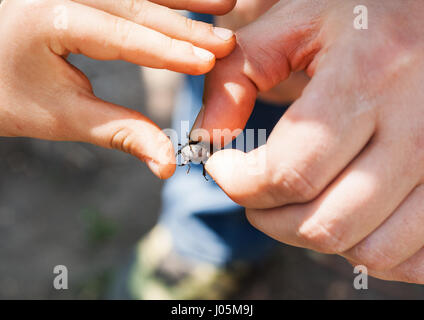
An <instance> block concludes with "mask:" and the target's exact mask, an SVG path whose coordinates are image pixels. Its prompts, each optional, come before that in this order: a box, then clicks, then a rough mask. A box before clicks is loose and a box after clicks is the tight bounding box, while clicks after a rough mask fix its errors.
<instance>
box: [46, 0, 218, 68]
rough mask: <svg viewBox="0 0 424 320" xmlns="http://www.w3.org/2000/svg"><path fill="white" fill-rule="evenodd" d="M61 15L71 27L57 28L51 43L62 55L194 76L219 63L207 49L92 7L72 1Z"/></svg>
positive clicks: (64, 6) (52, 48)
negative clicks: (116, 62)
mask: <svg viewBox="0 0 424 320" xmlns="http://www.w3.org/2000/svg"><path fill="white" fill-rule="evenodd" d="M52 11H53V14H56V13H55V12H54V10H52ZM60 14H62V15H63V16H64V17H61V18H62V19H63V21H66V23H67V25H66V27H64V26H61V27H60V28H57V27H56V25H55V27H56V33H55V34H54V37H56V39H53V40H51V41H50V45H51V50H52V51H53V52H54V53H56V54H58V55H64V54H66V53H67V52H72V53H82V54H84V55H86V56H88V57H90V58H93V59H98V60H125V61H128V62H131V63H135V64H138V65H142V66H146V67H151V68H161V69H169V70H172V71H177V72H183V73H188V74H193V75H197V74H203V73H206V72H208V71H209V70H210V69H211V68H212V67H213V66H214V64H215V56H214V55H213V54H212V53H211V52H209V51H207V50H205V49H202V48H199V47H196V46H194V45H192V44H191V43H189V42H185V41H181V40H176V39H172V38H170V37H168V36H165V35H164V34H162V33H160V32H157V31H154V30H152V29H149V28H146V27H144V26H141V25H139V24H137V23H134V22H132V21H129V20H126V19H123V18H120V17H117V16H114V15H111V14H109V13H107V12H104V11H101V10H97V9H94V8H92V7H88V6H84V5H81V4H78V3H75V2H72V1H70V2H66V4H63V10H61V11H60ZM53 20H54V21H56V20H55V19H53ZM46 23H48V22H46ZM49 27H50V28H51V26H49ZM49 36H51V35H49Z"/></svg>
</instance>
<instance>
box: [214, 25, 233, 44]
mask: <svg viewBox="0 0 424 320" xmlns="http://www.w3.org/2000/svg"><path fill="white" fill-rule="evenodd" d="M213 32H214V33H215V35H216V36H217V37H218V38H221V39H222V40H224V41H227V40H230V39H231V38H232V37H233V35H234V32H232V31H231V30H229V29H225V28H219V27H215V28H213Z"/></svg>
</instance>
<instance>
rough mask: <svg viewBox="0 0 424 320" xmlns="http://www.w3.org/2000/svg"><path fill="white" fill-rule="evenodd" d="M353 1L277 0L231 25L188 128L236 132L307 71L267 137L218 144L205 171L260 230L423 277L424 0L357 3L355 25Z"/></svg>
mask: <svg viewBox="0 0 424 320" xmlns="http://www.w3.org/2000/svg"><path fill="white" fill-rule="evenodd" d="M357 4H358V2H357V1H351V0H345V1H339V0H320V1H311V0H282V1H280V2H279V3H278V4H276V5H275V6H274V7H273V8H271V9H270V10H269V11H268V12H267V13H266V14H264V15H263V16H262V17H261V18H259V19H258V20H257V21H255V22H253V23H252V24H250V25H248V26H246V27H244V28H242V29H241V30H239V31H238V32H237V40H238V45H237V47H236V49H235V51H234V52H233V53H232V54H231V55H230V56H228V57H227V58H225V59H223V60H221V61H219V62H218V63H217V64H216V67H215V68H214V70H213V71H212V72H211V73H210V74H209V75H208V77H207V79H206V88H205V96H204V107H203V109H202V111H201V112H200V114H199V116H198V118H197V121H196V124H195V128H203V129H205V130H207V131H208V132H209V133H210V136H211V137H213V134H212V132H213V129H225V128H227V129H230V130H231V131H232V130H235V129H238V128H243V127H244V126H245V124H246V121H247V119H248V117H249V115H250V114H251V112H252V108H253V106H254V101H255V99H256V97H257V94H258V92H260V91H266V90H269V89H270V88H272V87H274V86H275V85H277V84H278V83H280V82H281V81H283V80H284V79H286V78H287V77H288V76H289V75H290V74H291V72H293V71H297V70H306V72H307V73H308V75H309V76H310V77H311V81H310V82H309V84H308V85H307V87H306V88H305V90H304V91H303V93H302V96H301V97H300V98H299V99H298V100H297V101H296V102H295V103H294V104H293V105H292V106H291V108H290V109H289V110H288V111H287V113H286V114H285V115H284V116H283V117H282V118H281V119H280V121H279V122H278V124H277V126H276V127H275V129H274V130H273V132H272V133H271V135H270V137H269V140H268V141H267V143H266V145H264V146H262V147H260V148H258V149H256V150H254V151H251V152H249V153H243V152H241V151H238V150H229V149H226V150H222V151H219V152H216V153H215V154H214V155H213V156H212V157H211V158H210V159H209V160H208V162H207V163H206V169H207V170H208V172H209V174H210V175H211V176H212V177H213V178H214V180H215V181H216V182H217V183H218V184H219V185H220V187H221V188H222V189H223V190H224V191H225V192H226V193H227V194H228V195H229V196H230V197H231V198H232V199H233V200H234V201H235V202H237V203H239V204H240V205H242V206H245V207H246V208H247V209H246V215H247V218H248V219H249V221H250V222H251V223H252V225H253V226H255V227H256V228H258V229H259V230H261V231H263V232H265V233H266V234H268V235H270V236H271V237H273V238H275V239H277V240H279V241H281V242H284V243H287V244H291V245H294V246H299V247H305V248H309V249H313V250H316V251H319V252H324V253H330V254H338V255H341V256H343V257H345V258H346V259H348V260H349V261H350V262H351V263H352V264H354V265H359V264H361V265H365V266H366V267H367V268H368V273H369V274H370V275H373V276H375V277H378V278H381V279H386V280H395V281H405V282H414V283H421V284H422V283H424V248H423V246H424V236H423V235H424V187H423V177H424V108H423V103H424V90H422V85H423V83H424V59H423V57H424V35H423V33H422V30H423V28H424V3H423V2H421V1H416V0H386V1H384V6H382V5H381V4H380V3H379V2H378V1H371V0H364V1H362V2H361V4H362V5H365V6H367V8H368V11H369V29H368V30H357V29H355V28H354V27H353V20H354V18H355V15H354V14H353V11H354V7H355V6H356V5H357ZM213 142H214V143H215V144H217V145H220V144H221V143H222V141H213ZM262 155H265V159H266V162H265V167H264V168H259V167H258V168H256V169H257V170H253V171H252V170H251V169H252V163H255V162H254V161H253V162H252V161H251V160H255V159H259V158H260V157H261V156H262ZM257 163H259V164H261V162H260V161H258V162H257ZM261 169H263V170H261ZM249 172H255V173H256V175H252V174H249Z"/></svg>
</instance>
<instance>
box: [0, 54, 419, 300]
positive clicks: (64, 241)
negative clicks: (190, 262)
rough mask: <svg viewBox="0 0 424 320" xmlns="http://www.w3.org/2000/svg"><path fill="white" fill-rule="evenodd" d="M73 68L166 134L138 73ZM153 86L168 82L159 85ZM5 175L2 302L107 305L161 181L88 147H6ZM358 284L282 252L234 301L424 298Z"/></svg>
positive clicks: (123, 68) (315, 257) (303, 254)
mask: <svg viewBox="0 0 424 320" xmlns="http://www.w3.org/2000/svg"><path fill="white" fill-rule="evenodd" d="M71 60H72V62H73V63H75V64H76V65H77V66H78V67H79V68H81V69H82V70H83V71H84V72H85V73H86V74H87V75H88V77H89V78H90V79H91V81H92V83H93V86H94V90H95V93H96V94H97V95H98V96H99V97H101V98H103V99H106V100H109V101H112V102H115V103H119V104H122V105H125V106H127V107H131V108H133V109H137V110H140V111H142V112H144V113H146V114H148V115H149V116H151V117H153V118H154V119H155V120H157V121H159V122H160V125H161V126H163V127H167V126H168V122H169V108H164V109H163V110H161V111H160V110H159V111H158V110H157V109H153V110H152V109H150V110H149V109H148V108H147V107H146V105H147V103H146V97H147V92H146V89H145V86H143V84H142V82H143V81H142V79H143V77H141V73H140V70H139V68H138V67H136V66H133V65H130V64H127V63H123V62H98V61H93V60H89V59H86V58H83V57H80V56H77V57H76V56H73V57H71ZM154 81H155V82H157V83H159V84H160V83H161V79H160V77H159V78H155V80H154ZM166 86H167V85H166V84H164V92H163V94H164V95H166V94H167V92H169V91H168V89H167V88H166ZM147 87H148V88H149V91H152V90H157V89H152V88H151V86H150V83H149V85H148V86H147ZM150 98H151V97H150ZM148 101H151V99H150V100H148ZM161 103H162V104H163V101H162V102H161ZM0 176H1V179H0V298H1V299H13V298H23V299H45V298H47V299H49V298H50V299H71V298H78V299H96V298H102V297H105V294H106V291H107V288H108V286H109V284H110V282H111V281H112V279H113V276H114V274H115V273H116V272H117V270H119V268H120V267H121V266H122V265H123V264H124V263H125V262H126V260H127V259H128V257H129V255H130V253H131V250H132V248H133V245H134V243H135V242H136V240H137V239H139V237H140V236H141V235H143V234H144V233H146V232H147V231H148V230H149V229H150V228H151V227H152V226H153V225H154V223H155V221H156V219H157V214H158V210H159V207H160V189H161V182H160V181H158V180H157V179H156V178H154V176H153V175H152V174H151V173H150V172H149V171H148V170H147V169H146V167H145V166H144V165H143V164H140V163H139V162H138V161H137V160H135V159H133V158H132V157H130V156H127V155H125V154H122V153H119V152H117V151H111V150H102V149H100V148H97V147H94V146H90V145H85V144H79V143H69V142H67V143H59V142H42V141H35V140H27V139H1V140H0ZM59 264H62V265H65V266H67V267H68V270H69V290H60V291H58V290H55V289H54V288H53V285H52V283H53V278H54V276H55V275H54V274H53V267H54V266H56V265H59ZM355 276H356V275H354V274H353V273H352V268H351V266H350V265H349V264H347V263H346V262H344V261H343V259H341V258H337V257H334V256H323V255H319V254H314V253H311V252H308V251H306V250H301V249H298V248H291V247H287V246H283V245H282V246H281V248H280V249H279V250H278V252H277V255H276V256H275V257H274V258H273V259H272V260H271V261H270V262H268V263H266V264H265V265H264V266H262V267H260V268H259V270H258V271H257V272H256V273H255V276H254V277H252V278H250V279H249V282H246V283H245V285H244V287H243V290H242V292H241V293H240V294H239V295H237V296H236V297H235V298H256V299H280V298H288V299H295V298H303V299H340V298H359V299H375V298H406V299H416V298H418V299H422V298H424V286H417V285H407V284H398V283H389V282H384V281H379V280H375V279H369V290H363V291H357V290H354V289H353V287H352V282H353V279H354V277H355Z"/></svg>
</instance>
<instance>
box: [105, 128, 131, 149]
mask: <svg viewBox="0 0 424 320" xmlns="http://www.w3.org/2000/svg"><path fill="white" fill-rule="evenodd" d="M132 136H133V131H132V130H131V129H130V128H126V127H124V128H119V129H117V130H116V131H115V132H114V133H113V134H112V136H111V138H110V142H109V146H110V148H112V149H116V150H119V151H123V152H126V153H129V154H132V150H133V148H132V142H131V141H132V138H131V137H132Z"/></svg>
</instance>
